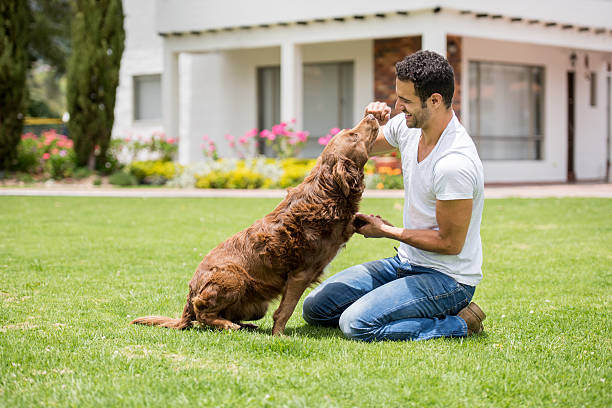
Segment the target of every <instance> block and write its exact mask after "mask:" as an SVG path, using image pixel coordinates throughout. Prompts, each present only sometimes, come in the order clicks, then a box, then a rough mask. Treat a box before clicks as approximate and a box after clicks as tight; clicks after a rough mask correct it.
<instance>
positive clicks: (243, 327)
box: [240, 323, 259, 331]
mask: <svg viewBox="0 0 612 408" xmlns="http://www.w3.org/2000/svg"><path fill="white" fill-rule="evenodd" d="M257 329H259V326H257V325H256V324H252V323H240V330H249V331H250V330H257Z"/></svg>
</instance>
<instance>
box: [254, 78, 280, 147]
mask: <svg viewBox="0 0 612 408" xmlns="http://www.w3.org/2000/svg"><path fill="white" fill-rule="evenodd" d="M257 98H258V100H257V102H258V103H257V106H258V112H257V116H258V118H257V127H258V128H259V129H260V130H261V129H272V126H274V125H276V124H278V123H279V122H280V120H281V118H280V67H262V68H258V69H257ZM266 147H267V146H266V144H265V143H259V146H258V149H259V151H258V153H259V154H266Z"/></svg>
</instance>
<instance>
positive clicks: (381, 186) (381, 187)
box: [376, 183, 385, 190]
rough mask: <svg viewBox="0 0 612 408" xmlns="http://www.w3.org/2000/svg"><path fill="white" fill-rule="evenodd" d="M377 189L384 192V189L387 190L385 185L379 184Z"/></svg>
mask: <svg viewBox="0 0 612 408" xmlns="http://www.w3.org/2000/svg"><path fill="white" fill-rule="evenodd" d="M376 188H377V189H379V190H382V189H383V188H385V185H384V184H383V183H378V184H377V185H376Z"/></svg>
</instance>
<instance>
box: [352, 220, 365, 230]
mask: <svg viewBox="0 0 612 408" xmlns="http://www.w3.org/2000/svg"><path fill="white" fill-rule="evenodd" d="M366 224H367V222H366V221H364V220H362V219H361V218H357V217H355V218H353V227H355V229H356V230H358V229H359V228H361V227H363V226H364V225H366Z"/></svg>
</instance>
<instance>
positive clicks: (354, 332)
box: [303, 256, 475, 341]
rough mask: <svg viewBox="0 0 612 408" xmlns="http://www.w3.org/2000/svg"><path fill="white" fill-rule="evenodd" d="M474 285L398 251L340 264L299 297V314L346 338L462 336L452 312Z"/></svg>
mask: <svg viewBox="0 0 612 408" xmlns="http://www.w3.org/2000/svg"><path fill="white" fill-rule="evenodd" d="M474 289H475V288H474V287H473V286H468V285H462V284H460V283H458V282H457V281H455V280H454V279H453V278H451V277H450V276H448V275H445V274H443V273H441V272H438V271H436V270H433V269H430V268H425V267H422V266H415V265H411V264H409V263H407V262H405V263H402V262H401V261H400V259H399V257H398V256H395V257H392V258H385V259H381V260H378V261H373V262H368V263H365V264H362V265H356V266H353V267H351V268H348V269H345V270H344V271H342V272H339V273H337V274H336V275H334V276H332V277H330V278H329V279H327V280H326V281H325V282H323V283H322V284H321V285H319V286H318V287H317V288H315V289H314V290H313V291H312V292H311V293H310V294H309V295H308V296H307V297H306V299H305V300H304V306H303V316H304V320H306V321H307V322H308V323H310V324H313V325H321V326H332V327H338V326H340V330H342V332H343V333H344V335H345V336H346V337H347V338H349V339H354V340H362V341H378V340H426V339H432V338H436V337H463V336H467V325H466V323H465V321H464V320H463V319H461V318H460V317H457V316H456V314H457V313H458V312H459V311H460V310H461V309H463V308H464V307H466V306H467V305H468V303H470V300H471V299H472V296H473V295H474Z"/></svg>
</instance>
